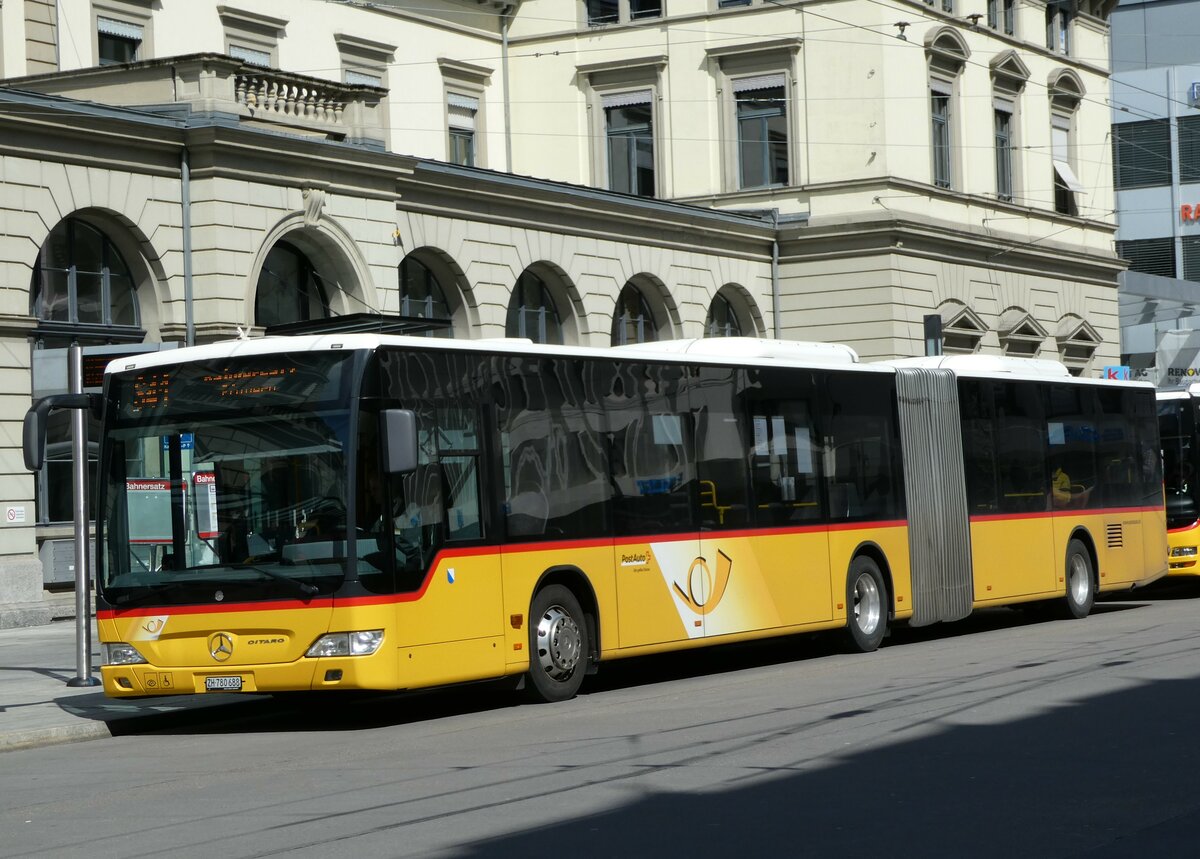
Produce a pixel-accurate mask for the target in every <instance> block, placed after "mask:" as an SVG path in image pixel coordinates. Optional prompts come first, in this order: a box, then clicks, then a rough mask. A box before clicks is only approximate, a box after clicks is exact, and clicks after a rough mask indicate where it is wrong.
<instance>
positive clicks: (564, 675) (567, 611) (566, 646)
mask: <svg viewBox="0 0 1200 859" xmlns="http://www.w3.org/2000/svg"><path fill="white" fill-rule="evenodd" d="M587 630H588V626H587V618H585V617H584V616H583V610H582V609H581V608H580V607H579V600H577V599H576V598H575V594H573V593H571V591H570V590H569V589H568V588H566V587H563V586H562V585H548V586H547V587H544V588H542V589H541V590H540V591H538V592H537V593H536V594H534V596H533V603H532V604H531V605H530V608H529V684H528V685H527V686H526V691H527V692H528V693H529V695H530V697H531V698H532V699H533V700H534V701H537V702H540V703H547V704H549V703H554V702H556V701H566V700H568V699H570V698H574V697H575V693H576V692H578V691H579V686H580V684H581V683H583V675H584V674H585V673H586V670H587V659H588V653H590V652H591V651H590V645H589V643H588V631H587Z"/></svg>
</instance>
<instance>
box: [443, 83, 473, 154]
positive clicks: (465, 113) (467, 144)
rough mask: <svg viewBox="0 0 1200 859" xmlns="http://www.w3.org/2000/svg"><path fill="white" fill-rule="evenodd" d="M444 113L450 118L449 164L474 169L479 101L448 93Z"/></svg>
mask: <svg viewBox="0 0 1200 859" xmlns="http://www.w3.org/2000/svg"><path fill="white" fill-rule="evenodd" d="M446 112H447V114H448V115H449V118H450V163H451V164H461V165H463V166H464V167H474V166H475V116H476V114H477V113H478V112H479V99H477V98H473V97H471V96H467V95H460V94H458V93H453V92H452V93H449V94H448V95H447V97H446Z"/></svg>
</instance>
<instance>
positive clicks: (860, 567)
mask: <svg viewBox="0 0 1200 859" xmlns="http://www.w3.org/2000/svg"><path fill="white" fill-rule="evenodd" d="M846 631H847V632H848V633H849V643H850V646H851V648H853V649H854V650H856V651H858V652H860V653H870V652H871V651H873V650H878V649H879V645H880V643H881V642H882V641H883V636H884V634H885V633H886V632H887V585H886V584H885V583H884V581H883V573H881V572H880V571H879V565H878V564H876V563H875V562H874V561H873V560H871V559H870V558H868V557H866V556H862V557H858V558H855V559H854V563H852V564H851V565H850V574H849V575H848V576H847V577H846Z"/></svg>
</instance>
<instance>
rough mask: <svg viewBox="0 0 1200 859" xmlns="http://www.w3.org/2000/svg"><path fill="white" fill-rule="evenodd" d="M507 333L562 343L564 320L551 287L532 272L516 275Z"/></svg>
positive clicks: (537, 341) (535, 339)
mask: <svg viewBox="0 0 1200 859" xmlns="http://www.w3.org/2000/svg"><path fill="white" fill-rule="evenodd" d="M504 333H505V334H506V335H507V336H509V337H528V338H529V339H530V340H532V341H534V342H535V343H555V344H561V343H562V342H563V332H562V319H561V318H560V317H559V315H558V309H557V308H556V307H555V305H554V298H553V296H551V294H550V289H549V287H547V286H546V282H545V281H544V280H542V279H541V278H540V277H538V276H537V275H536V274H534V273H533V272H531V271H528V270H526V271H524V272H522V273H521V276H520V277H519V278H517V285H516V286H515V287H514V288H513V294H512V301H510V302H509V304H508V320H507V322H506V324H505V326H504Z"/></svg>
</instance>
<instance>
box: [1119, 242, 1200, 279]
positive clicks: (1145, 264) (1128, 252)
mask: <svg viewBox="0 0 1200 859" xmlns="http://www.w3.org/2000/svg"><path fill="white" fill-rule="evenodd" d="M1187 241H1188V240H1187V239H1184V252H1185V254H1186V253H1187ZM1117 256H1119V257H1121V259H1127V260H1129V270H1130V271H1139V272H1141V273H1143V274H1156V275H1158V276H1159V277H1175V239H1173V238H1172V237H1171V236H1165V237H1164V238H1160V239H1136V240H1134V241H1128V242H1117Z"/></svg>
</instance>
